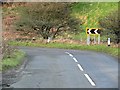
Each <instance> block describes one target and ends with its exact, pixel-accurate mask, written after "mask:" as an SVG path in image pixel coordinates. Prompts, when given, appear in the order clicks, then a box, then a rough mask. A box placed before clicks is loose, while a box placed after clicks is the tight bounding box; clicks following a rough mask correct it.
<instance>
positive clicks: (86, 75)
mask: <svg viewBox="0 0 120 90" xmlns="http://www.w3.org/2000/svg"><path fill="white" fill-rule="evenodd" d="M84 75H85V77H86V78H87V79H88V81H89V82H90V84H91V85H92V86H96V85H95V83H94V82H93V80H92V79H91V78H90V77H89V75H88V74H84Z"/></svg>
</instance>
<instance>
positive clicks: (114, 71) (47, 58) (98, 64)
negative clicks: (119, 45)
mask: <svg viewBox="0 0 120 90" xmlns="http://www.w3.org/2000/svg"><path fill="white" fill-rule="evenodd" d="M20 49H21V50H23V51H25V52H26V53H27V58H28V63H27V65H26V67H25V69H24V70H23V72H22V77H21V79H20V80H19V81H17V82H16V83H14V84H12V85H11V87H14V88H118V62H117V60H116V59H115V58H113V57H111V56H108V55H105V54H101V53H96V52H91V51H78V50H64V49H49V48H30V47H21V48H20Z"/></svg>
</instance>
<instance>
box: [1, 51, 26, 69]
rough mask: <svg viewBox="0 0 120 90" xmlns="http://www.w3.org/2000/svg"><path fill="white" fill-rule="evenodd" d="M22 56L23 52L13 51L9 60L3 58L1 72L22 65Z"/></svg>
mask: <svg viewBox="0 0 120 90" xmlns="http://www.w3.org/2000/svg"><path fill="white" fill-rule="evenodd" d="M24 56H25V52H23V51H20V50H15V52H14V53H13V54H12V56H11V57H10V58H8V57H5V58H3V60H2V69H1V70H2V71H6V70H9V69H12V68H16V67H17V66H19V65H20V64H21V63H22V61H23V57H24Z"/></svg>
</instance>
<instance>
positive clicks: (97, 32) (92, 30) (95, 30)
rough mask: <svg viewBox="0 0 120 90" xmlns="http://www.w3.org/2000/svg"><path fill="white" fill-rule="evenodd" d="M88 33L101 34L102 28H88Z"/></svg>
mask: <svg viewBox="0 0 120 90" xmlns="http://www.w3.org/2000/svg"><path fill="white" fill-rule="evenodd" d="M86 32H87V34H100V32H101V30H100V29H86Z"/></svg>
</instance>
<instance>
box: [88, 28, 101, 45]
mask: <svg viewBox="0 0 120 90" xmlns="http://www.w3.org/2000/svg"><path fill="white" fill-rule="evenodd" d="M100 32H101V30H100V29H94V28H91V29H88V28H87V29H86V34H87V45H90V35H94V44H96V35H97V36H98V44H100Z"/></svg>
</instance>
